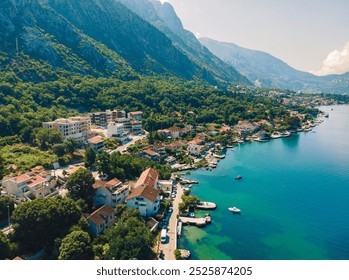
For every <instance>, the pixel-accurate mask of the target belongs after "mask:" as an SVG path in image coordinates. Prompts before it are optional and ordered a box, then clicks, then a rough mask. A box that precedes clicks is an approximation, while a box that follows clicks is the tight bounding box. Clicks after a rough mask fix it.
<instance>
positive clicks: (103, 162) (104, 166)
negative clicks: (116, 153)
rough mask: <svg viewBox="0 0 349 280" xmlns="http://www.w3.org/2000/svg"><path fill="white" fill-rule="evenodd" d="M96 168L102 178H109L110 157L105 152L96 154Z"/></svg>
mask: <svg viewBox="0 0 349 280" xmlns="http://www.w3.org/2000/svg"><path fill="white" fill-rule="evenodd" d="M96 167H97V171H98V173H99V174H100V175H101V176H102V177H110V175H111V171H110V155H109V154H108V153H105V152H103V153H100V154H98V155H97V157H96Z"/></svg>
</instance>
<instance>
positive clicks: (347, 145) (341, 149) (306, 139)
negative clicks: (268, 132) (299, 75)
mask: <svg viewBox="0 0 349 280" xmlns="http://www.w3.org/2000/svg"><path fill="white" fill-rule="evenodd" d="M331 108H333V109H334V110H333V111H330V107H323V108H321V109H322V110H324V111H326V112H329V113H330V118H328V119H326V120H325V121H324V122H323V123H322V124H321V125H320V126H318V127H316V128H314V129H313V132H308V133H300V134H298V135H292V136H291V137H289V138H282V139H275V140H271V141H269V142H267V143H247V144H242V145H240V147H235V148H234V151H232V150H231V149H228V151H227V156H226V158H225V159H224V160H222V161H221V162H220V163H219V165H218V167H217V168H216V169H214V170H212V171H207V170H204V169H202V170H197V171H194V172H192V173H191V175H190V178H191V179H194V180H198V181H199V182H200V184H199V185H194V186H193V187H192V194H195V195H196V196H198V197H199V198H200V199H202V200H204V201H212V202H215V203H217V209H216V210H215V211H212V212H210V213H211V216H212V220H213V221H212V224H210V225H208V226H207V227H206V228H203V229H199V228H196V227H184V232H183V237H182V238H181V239H180V242H179V247H180V248H185V249H188V250H190V251H191V253H192V259H201V260H208V259H215V260H224V259H246V260H247V259H257V260H259V259H261V260H262V259H265V260H267V259H280V260H283V259H286V260H292V259H299V260H306V259H349V106H332V107H331ZM237 175H242V176H243V179H242V180H241V181H235V180H234V178H235V176H237ZM232 206H236V207H238V208H240V209H241V211H242V212H241V215H234V214H232V213H231V212H229V211H228V207H232ZM206 212H207V211H206ZM206 212H202V211H201V212H198V215H199V216H200V215H204V214H205V213H206ZM197 239H199V240H200V241H199V242H197Z"/></svg>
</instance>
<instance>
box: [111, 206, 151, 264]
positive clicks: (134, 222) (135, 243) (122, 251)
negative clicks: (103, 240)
mask: <svg viewBox="0 0 349 280" xmlns="http://www.w3.org/2000/svg"><path fill="white" fill-rule="evenodd" d="M134 210H135V209H127V210H126V211H125V212H124V213H123V214H122V216H121V219H120V221H119V222H118V224H117V225H116V226H114V227H112V228H110V229H109V230H108V231H107V232H106V237H107V240H108V243H109V246H110V247H109V250H108V252H107V254H106V258H107V259H115V260H131V259H138V260H146V259H154V253H153V251H152V247H153V244H154V236H153V235H152V234H151V232H150V231H149V229H148V228H147V226H146V225H145V223H144V221H143V220H142V219H141V218H139V212H138V211H134Z"/></svg>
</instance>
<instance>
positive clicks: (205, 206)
mask: <svg viewBox="0 0 349 280" xmlns="http://www.w3.org/2000/svg"><path fill="white" fill-rule="evenodd" d="M196 208H198V209H205V210H210V209H211V210H213V209H216V208H217V205H216V203H213V202H207V201H201V202H199V203H198V204H197V205H196Z"/></svg>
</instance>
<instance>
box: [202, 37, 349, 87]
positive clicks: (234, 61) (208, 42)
mask: <svg viewBox="0 0 349 280" xmlns="http://www.w3.org/2000/svg"><path fill="white" fill-rule="evenodd" d="M199 41H200V42H201V43H202V44H203V45H204V46H206V47H207V48H208V49H209V50H210V51H211V52H212V53H213V54H215V55H216V56H218V57H219V58H220V59H222V60H223V61H225V62H227V63H229V64H230V65H232V66H233V67H234V68H236V69H237V70H238V71H239V72H240V73H241V74H243V75H245V76H246V77H247V78H248V79H250V81H252V82H255V83H256V84H260V85H261V86H263V87H273V88H281V89H290V90H294V91H305V92H315V93H316V92H330V93H349V73H345V74H342V75H328V76H316V75H313V74H311V73H308V72H304V71H299V70H296V69H294V68H293V67H291V66H289V65H288V64H287V63H285V62H284V61H282V60H281V59H278V58H276V57H274V56H272V55H271V54H269V53H267V52H263V51H257V50H252V49H247V48H243V47H240V46H238V45H236V44H234V43H227V42H219V41H216V40H213V39H210V38H200V39H199Z"/></svg>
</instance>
